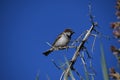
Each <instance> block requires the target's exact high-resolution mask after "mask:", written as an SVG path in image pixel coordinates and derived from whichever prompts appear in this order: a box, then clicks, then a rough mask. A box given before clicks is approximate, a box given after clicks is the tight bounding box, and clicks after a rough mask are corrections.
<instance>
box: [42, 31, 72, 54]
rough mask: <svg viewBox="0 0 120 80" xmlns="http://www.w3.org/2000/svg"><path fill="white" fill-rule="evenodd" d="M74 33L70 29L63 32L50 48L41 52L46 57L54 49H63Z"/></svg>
mask: <svg viewBox="0 0 120 80" xmlns="http://www.w3.org/2000/svg"><path fill="white" fill-rule="evenodd" d="M73 33H74V32H73V31H72V30H71V29H65V30H64V32H62V33H61V34H60V35H59V36H58V37H57V39H56V40H55V41H54V43H53V44H52V47H51V48H50V49H49V50H47V51H45V52H43V54H44V55H45V56H48V55H49V54H50V53H51V52H53V51H54V50H56V49H59V48H60V47H65V46H67V44H68V43H69V42H70V39H71V36H72V34H73Z"/></svg>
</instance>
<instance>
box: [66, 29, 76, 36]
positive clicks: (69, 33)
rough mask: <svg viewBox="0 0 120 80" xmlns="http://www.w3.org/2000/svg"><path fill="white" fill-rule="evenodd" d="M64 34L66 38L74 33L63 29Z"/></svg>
mask: <svg viewBox="0 0 120 80" xmlns="http://www.w3.org/2000/svg"><path fill="white" fill-rule="evenodd" d="M64 33H65V34H66V35H68V36H71V35H72V34H73V33H75V32H74V31H72V29H65V30H64Z"/></svg>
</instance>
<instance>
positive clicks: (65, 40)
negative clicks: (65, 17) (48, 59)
mask: <svg viewBox="0 0 120 80" xmlns="http://www.w3.org/2000/svg"><path fill="white" fill-rule="evenodd" d="M68 42H69V39H68V38H67V37H66V36H64V35H63V36H61V38H59V39H58V40H57V41H56V43H55V46H57V47H59V46H60V47H62V46H66V45H67V44H68Z"/></svg>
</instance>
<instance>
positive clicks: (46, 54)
mask: <svg viewBox="0 0 120 80" xmlns="http://www.w3.org/2000/svg"><path fill="white" fill-rule="evenodd" d="M52 51H53V48H51V49H49V50H47V51H45V52H43V54H44V55H45V56H48V55H49V54H50V53H51V52H52Z"/></svg>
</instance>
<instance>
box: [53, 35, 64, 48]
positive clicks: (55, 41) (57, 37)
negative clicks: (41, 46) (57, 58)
mask: <svg viewBox="0 0 120 80" xmlns="http://www.w3.org/2000/svg"><path fill="white" fill-rule="evenodd" d="M61 35H62V33H61V34H59V35H58V37H57V38H56V40H55V41H54V43H53V44H52V46H54V45H55V43H56V42H57V40H58V39H60V37H61Z"/></svg>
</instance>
